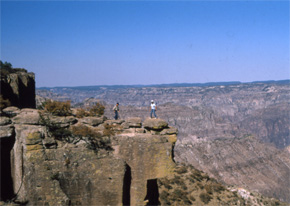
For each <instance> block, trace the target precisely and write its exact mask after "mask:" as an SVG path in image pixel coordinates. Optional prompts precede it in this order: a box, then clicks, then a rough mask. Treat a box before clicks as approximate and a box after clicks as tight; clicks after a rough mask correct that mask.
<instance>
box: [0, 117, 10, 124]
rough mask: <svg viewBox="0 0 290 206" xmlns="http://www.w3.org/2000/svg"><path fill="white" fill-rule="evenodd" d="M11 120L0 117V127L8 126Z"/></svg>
mask: <svg viewBox="0 0 290 206" xmlns="http://www.w3.org/2000/svg"><path fill="white" fill-rule="evenodd" d="M10 123H11V120H10V118H8V117H4V116H0V126H3V125H7V124H10Z"/></svg>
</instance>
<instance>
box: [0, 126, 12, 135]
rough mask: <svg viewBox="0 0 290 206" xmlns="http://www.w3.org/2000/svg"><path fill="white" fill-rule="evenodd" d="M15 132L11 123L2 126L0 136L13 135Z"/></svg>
mask: <svg viewBox="0 0 290 206" xmlns="http://www.w3.org/2000/svg"><path fill="white" fill-rule="evenodd" d="M13 134H14V127H13V126H11V125H7V126H0V138H4V137H12V136H13Z"/></svg>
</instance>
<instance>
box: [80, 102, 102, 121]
mask: <svg viewBox="0 0 290 206" xmlns="http://www.w3.org/2000/svg"><path fill="white" fill-rule="evenodd" d="M104 113H105V106H104V105H102V104H101V103H99V102H98V103H96V104H95V105H93V106H91V107H87V108H85V109H84V108H78V109H77V113H76V117H77V118H83V117H89V116H91V117H93V116H102V115H103V114H104Z"/></svg>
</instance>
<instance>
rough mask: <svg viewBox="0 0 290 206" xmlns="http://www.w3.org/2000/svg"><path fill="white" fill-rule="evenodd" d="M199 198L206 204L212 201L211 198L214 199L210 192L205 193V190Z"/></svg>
mask: <svg viewBox="0 0 290 206" xmlns="http://www.w3.org/2000/svg"><path fill="white" fill-rule="evenodd" d="M199 198H200V200H201V201H202V202H204V203H205V204H208V203H209V202H210V200H211V199H212V197H211V196H210V195H209V194H208V193H205V192H203V193H201V194H200V195H199Z"/></svg>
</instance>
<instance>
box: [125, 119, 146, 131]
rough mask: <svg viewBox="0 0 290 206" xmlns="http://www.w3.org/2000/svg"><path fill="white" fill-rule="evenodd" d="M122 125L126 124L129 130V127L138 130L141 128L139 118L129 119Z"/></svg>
mask: <svg viewBox="0 0 290 206" xmlns="http://www.w3.org/2000/svg"><path fill="white" fill-rule="evenodd" d="M124 124H127V125H128V127H129V128H131V127H137V128H140V127H141V126H142V124H141V118H140V117H134V118H129V119H127V120H126V121H125V123H124Z"/></svg>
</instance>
